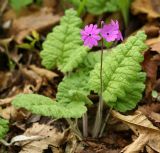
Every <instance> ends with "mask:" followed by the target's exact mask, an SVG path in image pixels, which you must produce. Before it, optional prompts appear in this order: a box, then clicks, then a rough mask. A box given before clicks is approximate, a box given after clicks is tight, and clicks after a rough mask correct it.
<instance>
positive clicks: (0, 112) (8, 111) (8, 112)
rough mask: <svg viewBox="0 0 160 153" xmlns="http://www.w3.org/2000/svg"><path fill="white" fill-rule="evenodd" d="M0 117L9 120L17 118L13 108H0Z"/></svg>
mask: <svg viewBox="0 0 160 153" xmlns="http://www.w3.org/2000/svg"><path fill="white" fill-rule="evenodd" d="M0 116H1V117H3V118H4V119H7V120H9V119H10V118H15V117H16V116H17V111H16V109H15V107H13V106H9V107H6V108H4V109H2V108H0Z"/></svg>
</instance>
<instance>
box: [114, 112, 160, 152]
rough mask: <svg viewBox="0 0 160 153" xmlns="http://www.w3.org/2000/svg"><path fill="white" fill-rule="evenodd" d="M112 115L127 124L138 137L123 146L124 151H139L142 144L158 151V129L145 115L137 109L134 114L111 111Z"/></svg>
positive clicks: (142, 146)
mask: <svg viewBox="0 0 160 153" xmlns="http://www.w3.org/2000/svg"><path fill="white" fill-rule="evenodd" d="M112 115H113V116H114V117H116V118H117V119H119V120H121V121H122V122H123V123H124V124H127V125H128V126H129V127H130V128H131V129H132V130H133V132H134V133H135V134H136V135H137V136H138V138H137V139H136V140H135V141H134V142H133V143H132V144H130V145H128V146H127V147H125V148H124V149H123V150H122V152H124V153H139V152H140V151H141V150H142V149H143V148H144V146H146V145H148V146H150V147H151V148H152V149H154V150H155V151H157V152H160V130H159V129H158V128H157V127H155V126H154V125H153V124H152V123H151V122H150V121H149V120H148V119H147V118H146V116H145V115H143V114H142V113H141V112H139V111H137V112H135V114H134V115H128V116H125V115H122V114H120V113H118V112H116V111H112Z"/></svg>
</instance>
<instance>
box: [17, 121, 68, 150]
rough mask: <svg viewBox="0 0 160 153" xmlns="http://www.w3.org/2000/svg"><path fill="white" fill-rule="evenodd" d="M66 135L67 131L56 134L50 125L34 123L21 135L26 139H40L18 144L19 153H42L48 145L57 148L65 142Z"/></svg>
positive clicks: (55, 130)
mask: <svg viewBox="0 0 160 153" xmlns="http://www.w3.org/2000/svg"><path fill="white" fill-rule="evenodd" d="M66 133H67V131H63V132H58V130H57V129H56V128H55V127H53V126H51V125H46V124H39V123H34V124H33V126H32V127H31V128H29V129H27V130H26V131H25V133H24V134H23V135H24V136H27V137H34V136H38V137H41V138H42V139H39V140H33V141H20V142H18V144H19V145H20V146H22V150H21V151H20V153H43V151H44V150H45V149H47V148H48V146H50V145H51V146H53V147H54V148H58V147H59V146H60V145H61V144H62V143H63V141H64V140H65V138H66ZM56 150H57V149H56Z"/></svg>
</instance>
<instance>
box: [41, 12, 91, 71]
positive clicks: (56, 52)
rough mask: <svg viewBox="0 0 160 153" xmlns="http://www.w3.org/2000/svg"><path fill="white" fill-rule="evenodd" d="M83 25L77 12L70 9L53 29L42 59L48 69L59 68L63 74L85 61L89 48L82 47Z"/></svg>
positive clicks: (48, 37) (44, 44)
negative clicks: (81, 34) (81, 31)
mask: <svg viewBox="0 0 160 153" xmlns="http://www.w3.org/2000/svg"><path fill="white" fill-rule="evenodd" d="M81 24H82V21H81V19H80V18H79V17H78V16H77V12H76V11H74V10H72V9H70V10H67V11H66V12H65V16H64V17H62V19H61V22H60V25H59V26H57V27H55V28H53V31H52V32H51V33H49V34H48V35H47V38H46V40H45V41H44V43H43V50H42V52H41V57H42V64H43V65H44V66H45V67H46V68H48V69H52V68H55V67H56V66H57V67H58V69H59V70H61V71H62V72H68V71H72V70H73V69H74V68H76V67H77V66H78V65H79V63H81V62H82V61H83V58H84V57H85V56H86V54H87V51H88V48H86V47H84V46H83V45H82V44H83V43H82V40H81V37H80V27H81Z"/></svg>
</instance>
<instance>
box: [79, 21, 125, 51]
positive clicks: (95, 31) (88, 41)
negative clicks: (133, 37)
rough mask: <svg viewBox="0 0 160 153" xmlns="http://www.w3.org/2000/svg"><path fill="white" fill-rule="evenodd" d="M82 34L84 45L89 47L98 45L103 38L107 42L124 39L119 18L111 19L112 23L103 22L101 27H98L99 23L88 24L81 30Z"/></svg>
mask: <svg viewBox="0 0 160 153" xmlns="http://www.w3.org/2000/svg"><path fill="white" fill-rule="evenodd" d="M81 35H82V40H83V41H84V45H85V46H88V47H89V48H92V47H93V46H97V45H98V41H99V40H101V38H103V39H105V40H106V41H107V42H112V41H119V40H123V37H122V34H121V32H120V30H119V23H118V21H117V20H116V21H113V20H111V23H109V24H103V25H102V28H101V29H100V28H98V27H97V25H93V24H90V25H87V26H85V28H84V29H83V30H81Z"/></svg>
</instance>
